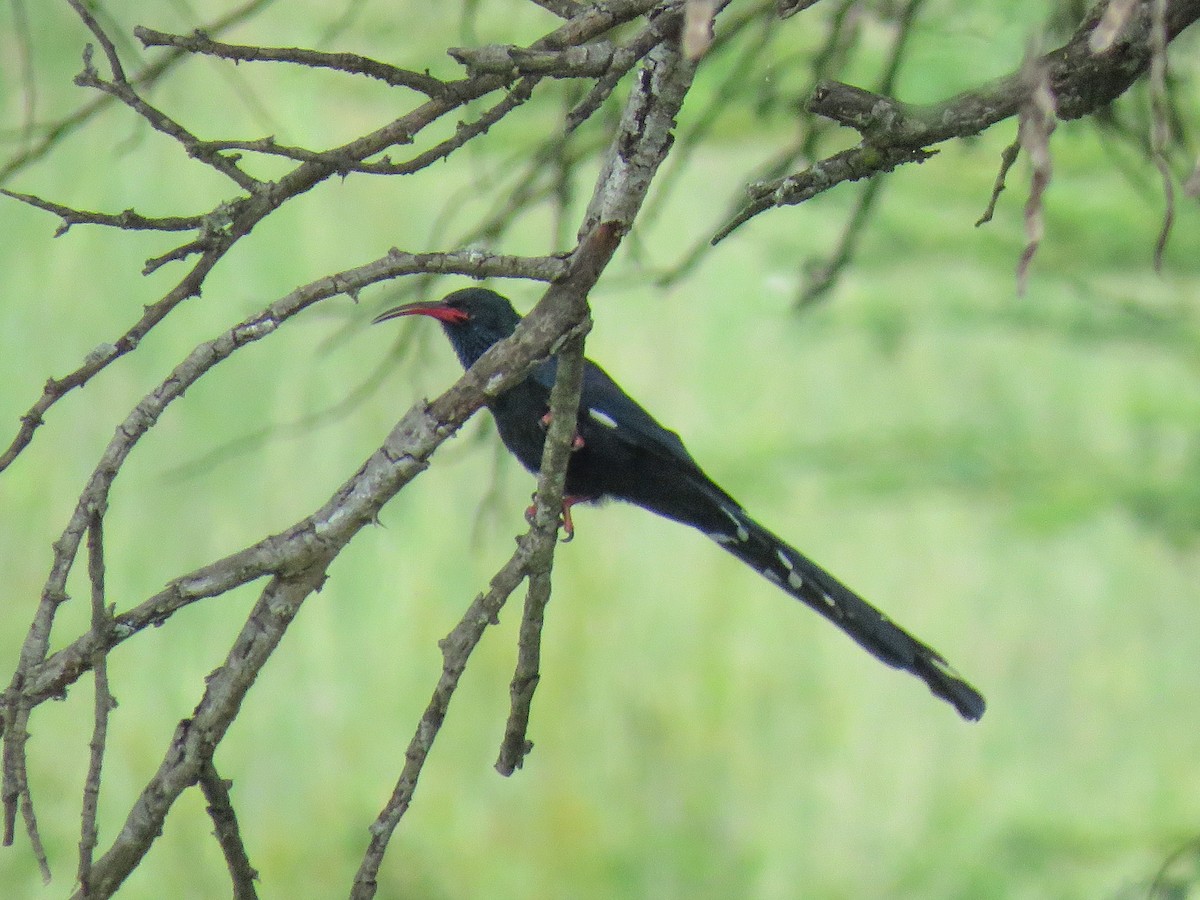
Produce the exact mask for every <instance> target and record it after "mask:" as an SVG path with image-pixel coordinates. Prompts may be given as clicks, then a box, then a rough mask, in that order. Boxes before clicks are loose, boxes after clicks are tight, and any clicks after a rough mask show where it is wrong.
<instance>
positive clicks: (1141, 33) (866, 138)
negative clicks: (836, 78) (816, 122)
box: [712, 0, 1200, 244]
mask: <svg viewBox="0 0 1200 900" xmlns="http://www.w3.org/2000/svg"><path fill="white" fill-rule="evenodd" d="M1153 2H1158V0H1141V5H1140V7H1139V8H1140V10H1141V12H1142V13H1143V14H1142V15H1140V16H1139V17H1138V18H1137V19H1136V25H1137V27H1132V26H1131V27H1128V28H1126V29H1125V30H1124V31H1123V32H1122V34H1121V35H1120V37H1119V38H1118V39H1117V40H1116V41H1115V42H1114V43H1113V44H1112V46H1110V48H1109V49H1108V50H1106V51H1105V52H1104V53H1102V54H1093V53H1092V51H1091V47H1090V42H1091V35H1092V32H1093V31H1094V30H1095V28H1096V26H1097V24H1098V22H1099V20H1100V17H1101V15H1102V9H1097V10H1093V12H1092V13H1091V14H1090V15H1089V16H1088V18H1087V19H1086V20H1085V21H1084V23H1083V24H1082V25H1081V26H1080V28H1079V29H1078V31H1076V32H1075V34H1074V35H1073V36H1072V38H1071V40H1070V41H1069V42H1068V43H1067V44H1065V45H1064V46H1062V47H1060V48H1059V49H1057V50H1054V51H1051V52H1050V53H1047V54H1046V55H1045V56H1044V57H1043V58H1042V59H1041V61H1040V65H1041V66H1043V67H1044V68H1045V70H1046V72H1047V73H1048V77H1049V83H1050V90H1051V92H1052V93H1053V94H1054V97H1055V99H1056V103H1057V109H1058V116H1059V118H1061V119H1076V118H1079V117H1081V116H1086V115H1089V114H1091V113H1093V112H1095V111H1096V110H1097V109H1099V108H1101V107H1102V106H1105V105H1106V104H1108V103H1111V102H1112V101H1113V100H1115V99H1116V98H1117V97H1119V96H1120V95H1121V94H1123V93H1124V92H1125V91H1126V90H1128V88H1129V86H1130V85H1131V84H1133V82H1134V81H1136V80H1137V79H1138V78H1140V77H1141V76H1142V75H1144V74H1145V73H1146V72H1147V70H1148V69H1149V67H1150V64H1151V59H1152V55H1153V54H1152V51H1151V47H1150V42H1149V35H1150V26H1149V18H1150V17H1149V15H1148V10H1149V4H1150V3H1153ZM1197 18H1200V0H1171V2H1170V3H1169V5H1168V8H1167V10H1166V13H1165V23H1166V29H1165V31H1166V39H1167V41H1168V42H1169V41H1171V40H1173V39H1174V38H1175V37H1177V36H1178V35H1179V33H1180V32H1182V31H1183V29H1185V28H1186V27H1187V26H1188V25H1190V24H1192V23H1193V22H1194V21H1196V19H1197ZM1022 78H1023V76H1022V73H1021V70H1018V71H1016V72H1014V73H1013V74H1011V75H1008V76H1006V77H1004V78H1001V79H998V80H997V81H995V82H992V83H991V84H990V85H987V86H986V87H983V88H979V89H977V90H972V91H967V92H966V93H963V94H959V95H958V96H956V97H953V98H951V99H950V100H946V101H944V102H941V103H934V104H929V105H927V106H913V105H911V104H906V103H900V102H899V101H897V100H893V99H892V98H890V97H884V96H881V95H879V94H873V93H871V92H869V91H864V90H862V89H861V88H856V87H853V86H851V85H847V84H842V83H840V82H829V81H827V82H823V83H822V84H820V85H818V86H817V88H816V89H815V90H814V91H813V94H812V97H811V98H810V100H809V109H810V110H812V111H813V112H815V113H817V114H818V115H822V116H825V117H827V118H830V119H833V120H834V121H836V122H840V123H841V124H843V125H848V126H850V127H851V128H854V129H855V130H856V131H858V132H859V133H860V134H861V135H862V144H861V145H860V146H858V147H854V148H851V149H850V150H844V151H842V152H841V153H838V154H836V155H835V156H832V157H829V158H828V159H825V160H821V161H820V162H818V163H814V164H813V165H812V166H811V167H810V168H809V169H806V170H805V171H803V172H799V173H796V174H793V175H788V176H787V177H786V178H781V179H776V180H773V181H770V182H759V183H756V184H751V185H750V186H749V188H748V189H747V193H748V195H749V202H748V203H747V204H746V205H745V207H744V208H743V209H742V210H741V211H740V212H738V213H737V214H736V215H735V216H734V217H733V218H732V219H731V220H730V221H729V222H728V223H726V224H725V225H723V226H722V227H721V228H720V229H719V230H718V231H717V233H716V235H715V236H714V237H713V239H712V243H714V244H716V243H718V242H720V241H721V240H723V239H724V238H726V237H728V236H729V235H730V234H731V233H732V232H733V231H734V230H736V229H737V228H738V227H739V226H741V225H743V224H745V223H746V222H748V221H749V220H750V219H752V218H754V217H755V216H756V215H758V214H759V213H762V212H765V211H766V210H768V209H771V208H773V207H776V206H792V205H795V204H798V203H803V202H804V201H806V200H809V199H811V198H812V197H815V196H816V195H817V194H819V193H822V192H824V191H827V190H829V189H830V188H832V187H834V186H836V185H838V184H841V183H842V182H844V181H855V180H858V179H861V178H868V177H873V176H875V175H877V174H880V173H883V172H890V171H891V170H892V169H894V168H895V167H896V166H898V165H902V164H904V163H907V162H921V161H923V160H924V159H927V158H928V157H929V155H930V151H928V150H926V149H925V148H927V147H930V146H931V145H933V144H937V143H941V142H942V141H946V140H950V139H951V138H961V137H968V136H971V135H974V134H978V133H979V132H981V131H983V130H984V129H986V128H989V127H991V126H992V125H994V124H996V123H997V122H1000V121H1003V120H1004V119H1007V118H1009V117H1010V116H1013V115H1016V114H1017V112H1018V111H1019V110H1020V108H1021V104H1022V103H1024V102H1025V100H1026V98H1027V96H1028V91H1029V89H1028V87H1027V86H1026V85H1025V84H1024V82H1023V80H1022Z"/></svg>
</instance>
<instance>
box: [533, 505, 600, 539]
mask: <svg viewBox="0 0 1200 900" xmlns="http://www.w3.org/2000/svg"><path fill="white" fill-rule="evenodd" d="M534 497H537V495H536V494H534ZM589 499H591V498H589V497H572V496H567V497H563V500H562V530H563V534H564V535H565V537H563V539H562V542H563V543H564V544H567V543H570V541H571V540H572V539H573V538H574V537H575V523H574V522H572V521H571V507H572V506H574V505H575V504H576V503H583V502H584V501H585V500H589ZM535 515H537V504H536V503H531V504H530V505H529V508H528V509H527V510H525V521H526V522H528V523H529V524H530V525H532V524H533V519H534V516H535Z"/></svg>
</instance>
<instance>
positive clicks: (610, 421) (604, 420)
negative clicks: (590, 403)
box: [588, 407, 617, 428]
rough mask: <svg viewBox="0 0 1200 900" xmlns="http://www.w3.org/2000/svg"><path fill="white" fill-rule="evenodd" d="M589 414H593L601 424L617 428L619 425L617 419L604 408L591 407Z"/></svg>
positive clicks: (593, 417)
mask: <svg viewBox="0 0 1200 900" xmlns="http://www.w3.org/2000/svg"><path fill="white" fill-rule="evenodd" d="M588 415H589V416H591V417H592V419H593V420H594V421H596V422H599V423H600V424H601V425H603V426H604V427H605V428H616V427H617V420H616V419H614V418H613V417H612V416H610V415H609V414H608V413H606V412H605V411H604V410H602V409H596V408H595V407H591V408H589V409H588Z"/></svg>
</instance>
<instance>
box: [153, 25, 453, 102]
mask: <svg viewBox="0 0 1200 900" xmlns="http://www.w3.org/2000/svg"><path fill="white" fill-rule="evenodd" d="M133 34H134V37H136V38H137V39H138V40H139V41H141V42H142V46H143V47H177V48H178V49H180V50H185V51H187V52H188V53H196V54H203V55H205V56H216V57H219V58H221V59H229V60H233V61H234V62H286V63H293V64H295V65H299V66H309V67H311V68H319V69H332V70H334V71H337V72H346V73H348V74H351V75H366V76H368V77H370V78H375V79H378V80H379V81H382V82H384V83H386V84H389V85H391V86H392V87H406V88H412V89H413V90H414V91H418V92H420V93H422V94H425V95H426V96H429V97H438V96H441V95H442V94H444V93H445V91H446V82H444V81H441V80H440V79H437V78H434V77H433V76H431V75H422V74H421V73H420V72H413V71H410V70H409V69H401V68H399V67H397V66H390V65H388V64H386V63H382V62H379V61H378V60H374V59H371V58H369V57H366V56H359V55H358V54H357V53H325V52H323V51H320V50H303V49H300V48H299V47H254V46H247V45H244V44H224V43H221V42H220V41H214V40H213V39H212V38H211V37H209V36H208V35H207V34H206V33H205V32H204V31H202V30H199V29H197V30H196V31H193V32H192V33H191V34H168V33H166V32H164V31H155V30H154V29H153V28H146V27H144V26H141V25H139V26H137V27H136V28H134V29H133Z"/></svg>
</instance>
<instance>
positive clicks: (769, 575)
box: [762, 569, 783, 584]
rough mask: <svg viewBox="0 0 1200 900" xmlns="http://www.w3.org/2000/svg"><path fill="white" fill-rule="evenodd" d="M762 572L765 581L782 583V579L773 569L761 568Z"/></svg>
mask: <svg viewBox="0 0 1200 900" xmlns="http://www.w3.org/2000/svg"><path fill="white" fill-rule="evenodd" d="M762 573H763V576H764V577H765V578H766V579H767V581H773V582H774V583H775V584H782V583H783V579H782V578H780V577H779V573H778V572H776V571H775V570H774V569H763V570H762Z"/></svg>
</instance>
